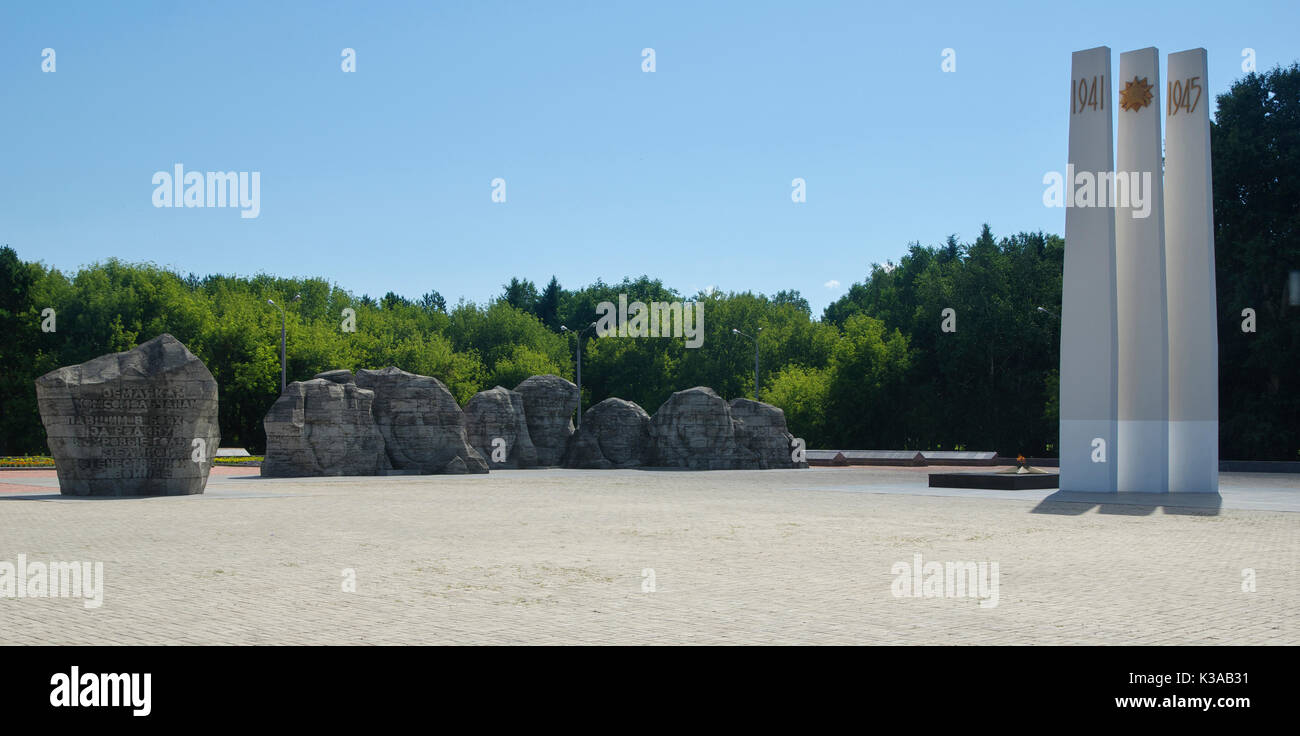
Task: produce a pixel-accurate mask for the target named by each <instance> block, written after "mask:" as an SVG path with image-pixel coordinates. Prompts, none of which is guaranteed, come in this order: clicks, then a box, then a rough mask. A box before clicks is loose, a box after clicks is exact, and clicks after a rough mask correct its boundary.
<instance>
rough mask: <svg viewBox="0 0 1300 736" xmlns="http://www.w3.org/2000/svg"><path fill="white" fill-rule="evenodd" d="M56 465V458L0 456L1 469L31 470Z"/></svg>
mask: <svg viewBox="0 0 1300 736" xmlns="http://www.w3.org/2000/svg"><path fill="white" fill-rule="evenodd" d="M52 467H54V458H52V457H44V456H40V455H37V456H34V457H0V469H19V470H31V469H40V468H52Z"/></svg>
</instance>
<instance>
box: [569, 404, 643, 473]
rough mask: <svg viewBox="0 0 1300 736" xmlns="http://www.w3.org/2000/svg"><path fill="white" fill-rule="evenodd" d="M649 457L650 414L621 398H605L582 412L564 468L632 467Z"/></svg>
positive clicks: (637, 465)
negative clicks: (579, 424)
mask: <svg viewBox="0 0 1300 736" xmlns="http://www.w3.org/2000/svg"><path fill="white" fill-rule="evenodd" d="M649 456H650V415H649V414H646V412H645V409H642V408H641V407H640V406H637V405H636V404H635V403H633V402H631V401H625V400H623V399H612V398H611V399H605V400H604V401H602V402H600V403H599V404H596V405H595V406H593V407H591V408H590V409H588V410H587V411H586V413H584V414H583V415H582V424H581V426H579V427H578V430H577V431H576V432H574V433H573V436H572V437H570V439H569V448H568V452H567V453H566V454H565V459H564V466H565V467H566V468H598V469H602V470H607V469H611V468H635V467H639V466H641V465H644V464H645V463H646V461H647V459H648V458H649Z"/></svg>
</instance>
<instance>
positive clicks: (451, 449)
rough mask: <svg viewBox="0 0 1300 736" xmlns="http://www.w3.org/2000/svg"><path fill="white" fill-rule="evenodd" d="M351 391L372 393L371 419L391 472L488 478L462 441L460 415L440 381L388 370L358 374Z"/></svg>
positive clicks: (480, 459) (485, 468) (480, 461)
mask: <svg viewBox="0 0 1300 736" xmlns="http://www.w3.org/2000/svg"><path fill="white" fill-rule="evenodd" d="M356 385H357V386H358V387H360V388H365V389H370V390H371V391H374V392H375V400H374V404H373V405H372V407H371V413H372V414H373V415H374V417H375V424H376V425H378V427H379V432H380V434H382V435H383V437H384V450H385V452H386V453H387V455H388V460H389V462H391V463H392V466H393V468H394V469H395V470H401V471H407V472H412V473H420V474H426V473H486V472H488V464H487V461H486V460H485V459H484V458H483V456H482V455H480V454H479V453H478V452H477V451H476V450H475V449H474V448H473V447H471V446H470V444H469V440H468V438H467V437H466V435H465V415H464V414H463V413H461V410H460V406H458V405H457V404H456V399H455V397H453V396H452V395H451V392H450V391H448V390H447V387H446V386H444V385H443V384H442V381H439V380H438V379H436V378H431V377H429V376H418V375H416V374H414V373H407V372H406V371H404V370H401V369H398V368H393V367H388V368H384V369H382V370H377V371H369V370H362V371H357V377H356Z"/></svg>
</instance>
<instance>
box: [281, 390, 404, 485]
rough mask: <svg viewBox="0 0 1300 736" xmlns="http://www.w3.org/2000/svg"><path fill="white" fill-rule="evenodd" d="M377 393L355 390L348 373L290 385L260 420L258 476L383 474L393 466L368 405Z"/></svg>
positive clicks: (372, 401) (371, 403)
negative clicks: (262, 441)
mask: <svg viewBox="0 0 1300 736" xmlns="http://www.w3.org/2000/svg"><path fill="white" fill-rule="evenodd" d="M374 400H375V392H373V391H368V390H366V389H363V388H359V387H357V386H356V384H354V383H353V382H352V374H351V373H350V372H349V371H330V372H328V373H321V374H319V375H318V376H316V378H313V379H312V380H310V381H294V382H293V383H291V384H289V386H288V387H287V388H286V389H285V391H284V393H283V394H281V396H280V398H279V399H278V400H277V401H276V402H275V404H274V405H273V406H272V407H271V410H270V411H269V412H267V414H266V418H265V419H263V420H262V426H263V427H264V428H265V429H266V458H265V459H264V460H263V461H262V475H263V476H264V477H268V478H283V477H296V476H316V475H382V474H384V473H386V472H388V471H389V470H390V469H391V468H392V465H391V464H389V462H388V457H387V456H386V455H385V454H384V438H383V436H382V435H380V433H379V428H378V426H376V425H375V419H374V416H373V415H372V414H371V406H372V405H373V404H374Z"/></svg>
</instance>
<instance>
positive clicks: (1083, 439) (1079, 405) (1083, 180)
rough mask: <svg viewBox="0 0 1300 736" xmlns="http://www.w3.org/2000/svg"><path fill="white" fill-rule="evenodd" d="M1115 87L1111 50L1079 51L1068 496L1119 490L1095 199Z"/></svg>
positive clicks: (1072, 186)
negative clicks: (1070, 494) (1112, 89)
mask: <svg viewBox="0 0 1300 736" xmlns="http://www.w3.org/2000/svg"><path fill="white" fill-rule="evenodd" d="M1111 83H1112V80H1111V74H1110V49H1109V48H1108V47H1105V46H1102V47H1100V48H1095V49H1089V50H1087V51H1076V52H1075V53H1074V55H1073V56H1072V58H1071V63H1070V150H1069V165H1068V166H1067V167H1066V174H1065V182H1064V184H1065V199H1066V202H1065V204H1066V207H1067V209H1066V210H1065V269H1064V273H1063V275H1062V279H1063V283H1062V293H1061V376H1060V379H1061V397H1060V413H1061V417H1060V418H1061V436H1060V448H1059V449H1060V455H1061V486H1060V487H1061V490H1063V491H1093V492H1113V491H1115V480H1116V476H1115V458H1114V451H1115V446H1116V435H1115V417H1116V401H1117V398H1116V363H1115V354H1116V340H1117V336H1116V324H1115V217H1114V210H1113V208H1112V207H1110V206H1109V203H1108V202H1098V201H1096V181H1095V178H1096V176H1097V173H1098V172H1101V173H1102V175H1103V177H1105V176H1106V175H1108V174H1109V173H1110V172H1111V171H1112V170H1113V169H1114V159H1113V158H1112V156H1113V148H1112V147H1113V144H1114V125H1113V123H1112V120H1113V118H1112V115H1113V112H1114V111H1113V108H1114V102H1113V98H1112V97H1111ZM1089 179H1092V180H1093V182H1092V186H1091V187H1090V188H1088V189H1090V191H1089V190H1088V189H1085V187H1086V186H1087V184H1088V180H1089ZM1089 194H1091V201H1089V196H1088V195H1089ZM1079 200H1082V201H1079ZM1080 205H1085V206H1080Z"/></svg>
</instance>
